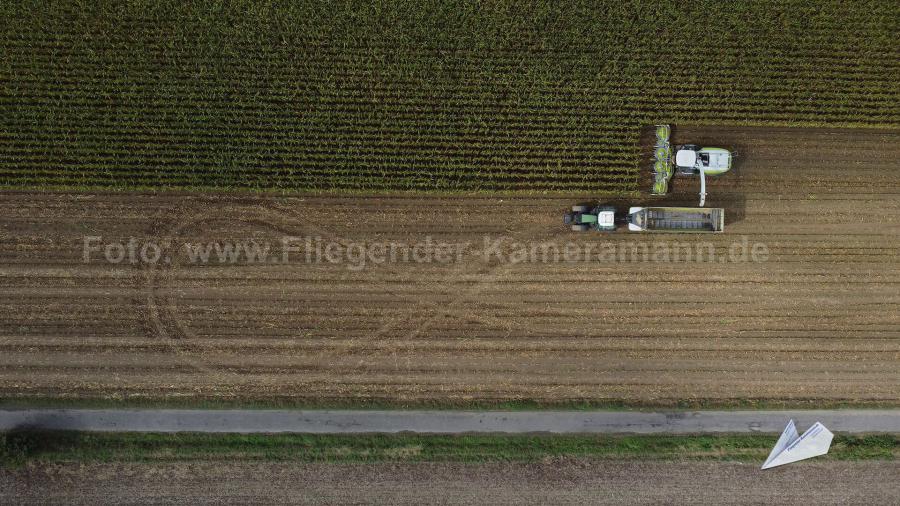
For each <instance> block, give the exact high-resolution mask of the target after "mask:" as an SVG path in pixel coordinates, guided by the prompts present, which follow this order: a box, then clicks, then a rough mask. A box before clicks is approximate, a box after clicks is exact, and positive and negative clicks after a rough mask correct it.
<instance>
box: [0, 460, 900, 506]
mask: <svg viewBox="0 0 900 506" xmlns="http://www.w3.org/2000/svg"><path fill="white" fill-rule="evenodd" d="M758 467H759V466H758V465H757V464H742V463H735V462H641V461H634V460H626V461H617V460H612V461H608V460H601V461H596V460H581V459H565V458H562V459H552V460H549V461H544V462H537V463H526V464H523V463H518V462H492V463H487V464H459V463H421V462H417V463H414V464H404V463H400V464H398V463H389V464H350V465H348V464H298V463H294V462H292V463H289V464H284V463H256V462H254V463H247V462H235V461H233V460H228V461H213V462H202V463H180V462H175V463H163V464H157V463H137V464H130V463H125V464H122V463H101V464H62V465H42V466H34V467H30V468H27V469H22V470H16V471H5V470H0V499H8V501H9V502H14V503H16V504H36V505H46V504H66V505H78V504H85V505H94V504H108V503H110V504H123V503H135V502H145V503H184V502H190V503H191V504H197V505H205V504H210V505H213V504H215V505H218V504H247V503H255V504H385V503H389V504H399V505H404V504H409V505H420V504H433V503H435V502H438V503H440V504H461V505H473V504H487V505H495V504H535V505H543V504H572V505H580V504H610V505H622V504H642V505H647V504H784V505H808V504H817V505H832V504H833V505H841V504H892V503H894V502H896V498H897V495H898V494H900V484H898V482H897V479H896V477H897V474H898V473H900V463H897V462H808V463H804V464H803V465H799V466H795V467H792V466H787V467H785V468H783V469H779V470H777V471H775V472H768V473H760V471H759V468H758ZM273 483H277V484H278V486H273Z"/></svg>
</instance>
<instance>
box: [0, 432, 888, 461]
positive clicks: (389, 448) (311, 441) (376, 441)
mask: <svg viewBox="0 0 900 506" xmlns="http://www.w3.org/2000/svg"><path fill="white" fill-rule="evenodd" d="M773 443H774V438H773V437H772V436H771V435H717V436H710V435H696V436H618V435H617V436H610V435H461V436H449V435H415V434H399V435H375V434H372V435H310V434H268V435H267V434H199V433H179V434H159V433H83V432H42V431H15V432H7V433H2V434H0V466H2V467H6V468H14V467H20V466H22V465H25V464H27V463H35V462H56V463H59V462H70V463H71V462H75V463H86V462H172V461H214V460H224V459H228V460H230V461H234V460H244V461H266V462H269V461H294V462H344V463H349V462H489V461H518V462H528V461H538V460H542V459H547V458H600V459H603V458H615V459H623V458H625V459H657V460H733V461H740V462H761V461H762V460H764V459H765V457H766V455H767V454H768V452H769V450H770V448H771V446H772V444H773ZM898 456H900V435H868V436H843V435H839V436H836V437H835V440H834V443H833V445H832V447H831V451H830V452H829V454H828V455H827V456H826V457H825V458H827V459H830V460H870V459H875V460H893V459H896V458H897V457H898Z"/></svg>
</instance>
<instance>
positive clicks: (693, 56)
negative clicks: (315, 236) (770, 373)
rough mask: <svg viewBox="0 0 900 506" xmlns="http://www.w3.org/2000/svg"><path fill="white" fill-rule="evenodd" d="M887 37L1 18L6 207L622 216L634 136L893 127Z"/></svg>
mask: <svg viewBox="0 0 900 506" xmlns="http://www.w3.org/2000/svg"><path fill="white" fill-rule="evenodd" d="M688 7H689V8H688ZM898 20H900V9H898V4H897V3H896V2H889V1H882V0H871V1H859V2H849V3H848V2H843V1H840V0H828V1H819V2H814V3H811V2H807V1H800V0H775V1H767V2H717V1H713V0H709V1H703V2H692V3H691V4H690V6H687V5H685V4H683V3H682V2H674V1H658V0H656V1H652V2H645V1H628V2H607V3H606V4H605V5H601V6H597V5H576V4H575V3H571V2H535V3H526V2H520V1H501V2H491V3H490V4H489V5H485V4H483V3H478V2H465V1H445V0H435V1H416V2H394V1H377V2H372V3H370V4H369V5H360V3H359V2H321V3H317V2H310V3H305V2H304V3H294V2H287V3H284V4H277V3H276V4H269V3H265V2H229V3H221V2H203V1H197V2H194V1H190V2H182V1H172V0H167V1H162V2H112V3H108V2H87V3H84V2H68V1H67V2H49V3H48V2H37V1H25V2H5V3H3V4H2V5H0V186H4V187H8V188H21V187H23V186H28V187H35V188H48V187H56V188H69V189H109V188H125V189H140V188H146V189H160V188H187V189H203V188H229V189H230V188H256V189H269V190H277V189H286V190H304V191H332V192H337V191H339V192H381V193H383V192H398V191H441V192H495V191H506V192H547V191H566V192H573V191H574V192H593V193H595V194H596V193H599V192H603V193H606V194H618V195H623V196H624V195H632V196H633V195H634V194H635V193H636V192H638V191H639V190H641V189H642V188H643V186H641V184H640V170H641V168H640V165H639V159H640V150H639V147H638V146H639V144H638V139H639V136H640V133H641V128H642V127H643V126H645V125H648V124H653V123H657V122H666V123H672V122H674V123H684V122H690V123H693V124H709V125H713V124H732V125H735V124H744V125H760V126H784V125H794V126H799V125H803V126H829V127H838V126H859V127H873V128H875V127H887V128H896V127H898V126H900V100H898V98H900V79H898V70H900V46H898V45H897V42H896V34H897V33H898V31H900V24H898V23H900V22H898ZM823 148H828V146H823ZM860 174H862V173H860ZM784 177H790V176H784ZM860 177H864V176H862V175H860Z"/></svg>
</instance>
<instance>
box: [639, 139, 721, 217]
mask: <svg viewBox="0 0 900 506" xmlns="http://www.w3.org/2000/svg"><path fill="white" fill-rule="evenodd" d="M671 134H672V127H671V126H669V125H656V145H655V146H654V154H653V174H654V180H653V189H652V190H651V191H650V193H651V194H653V195H665V194H666V193H668V192H669V181H670V180H671V179H672V176H673V175H674V174H675V173H676V169H677V173H678V174H679V175H684V176H695V175H699V176H700V207H703V206H704V205H706V176H707V174H708V175H710V176H717V175H720V174H724V173H726V172H728V171H729V170H731V161H732V158H733V157H732V154H731V152H730V151H728V150H727V149H724V148H713V147H701V146H699V145H697V144H684V145H681V146H678V147H677V148H676V149H675V151H674V154H673V152H672V146H671V144H670V143H669V137H670V136H671Z"/></svg>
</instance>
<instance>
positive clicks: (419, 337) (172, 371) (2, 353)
mask: <svg viewBox="0 0 900 506" xmlns="http://www.w3.org/2000/svg"><path fill="white" fill-rule="evenodd" d="M675 135H676V139H675V140H676V141H677V142H683V141H688V140H691V141H697V142H700V143H714V144H715V145H722V146H725V147H730V148H733V149H736V150H737V152H738V154H739V158H738V159H737V164H736V167H735V169H734V170H733V172H732V173H730V174H727V175H725V176H721V177H718V178H711V179H710V181H709V184H708V190H709V193H710V197H709V199H708V204H707V205H708V206H711V207H719V206H721V207H724V208H725V209H726V217H727V226H726V232H725V233H724V234H718V235H715V236H709V235H706V236H702V237H701V236H688V235H634V234H628V233H625V232H620V233H617V234H612V235H600V234H574V233H570V232H568V231H567V230H565V228H564V227H563V226H562V224H561V219H560V217H561V214H562V212H563V211H564V210H565V209H566V208H567V207H568V206H571V205H572V204H573V203H577V202H579V201H583V200H586V199H589V198H590V196H581V197H583V198H580V199H579V198H573V197H564V198H563V197H554V198H546V197H491V198H488V197H473V198H470V197H439V198H436V197H427V196H423V197H406V196H398V197H327V196H323V197H315V196H305V197H272V196H268V197H267V196H246V195H241V196H222V195H184V194H163V195H149V194H78V193H53V194H47V193H28V192H22V193H16V192H11V193H6V194H4V195H3V200H4V205H3V206H0V237H2V246H0V247H2V260H3V263H2V266H0V278H2V286H0V311H2V313H3V314H4V317H3V318H2V319H0V395H2V396H3V397H6V398H10V397H23V396H24V397H40V396H51V397H61V396H72V397H114V396H116V397H117V396H145V397H154V398H163V397H191V398H217V399H233V398H239V399H243V400H268V399H282V400H284V399H300V400H303V399H305V400H315V399H345V400H360V399H370V398H379V399H392V400H400V401H438V402H460V401H468V400H487V401H492V400H510V399H531V400H535V401H539V402H559V401H570V400H583V399H588V400H592V401H599V402H602V401H626V402H632V403H637V404H660V405H665V404H672V403H675V402H678V401H709V402H713V403H717V402H721V403H723V404H724V403H730V402H734V401H737V400H746V399H767V400H774V401H779V402H781V401H783V402H786V403H788V404H790V403H796V404H802V403H805V402H816V403H818V402H834V403H843V402H847V403H856V404H861V405H865V404H874V403H878V404H893V405H896V404H898V401H900V367H898V363H900V311H898V309H900V290H898V286H900V285H898V283H900V264H898V247H900V239H898V237H900V198H898V197H900V132H897V131H871V130H861V131H860V130H857V131H852V130H810V129H786V128H785V129H772V128H768V129H762V128H759V129H754V128H731V127H709V128H679V129H677V130H676V132H675ZM673 189H674V193H673V194H671V195H669V196H667V197H665V198H662V199H659V198H657V199H650V198H649V197H646V198H644V199H643V200H642V201H643V202H646V203H684V204H691V205H695V202H696V193H697V182H696V181H691V180H677V179H676V180H675V181H674V183H673ZM638 200H640V199H638ZM631 202H634V201H631ZM620 203H621V204H623V205H626V204H627V203H629V202H626V201H622V202H620ZM86 235H88V236H102V238H103V239H102V241H103V244H108V243H110V242H114V241H124V240H126V239H127V238H129V237H135V238H137V240H138V241H139V242H143V241H150V240H152V241H162V240H163V239H164V238H168V239H171V240H172V243H173V244H175V245H176V246H175V247H173V248H172V249H171V251H170V252H171V253H172V257H171V262H170V263H169V264H159V265H140V264H135V265H131V264H128V263H122V264H110V263H108V262H106V261H105V260H104V259H103V256H102V253H93V254H92V257H91V259H90V262H88V263H83V262H82V253H83V237H84V236H86ZM286 235H288V236H300V237H321V238H322V241H325V242H334V243H337V244H342V245H349V244H358V243H365V244H372V243H388V242H395V243H427V242H428V241H432V243H438V242H445V243H453V244H465V243H468V246H467V249H466V250H465V254H463V255H461V256H460V257H459V258H458V259H454V260H453V261H449V262H431V263H415V262H402V261H400V262H394V263H385V264H381V265H371V264H370V265H367V266H366V267H365V268H361V269H356V268H350V266H348V265H347V264H346V263H337V264H332V263H329V262H321V263H315V264H314V263H307V262H305V261H302V260H296V261H292V262H290V263H288V264H282V263H274V262H266V263H263V264H253V265H248V264H247V263H246V262H243V261H238V262H237V263H235V264H233V265H232V264H228V263H225V264H220V263H207V264H195V263H191V262H189V261H188V258H187V257H186V255H185V254H183V253H179V252H178V247H177V246H178V245H179V244H182V243H183V242H185V241H190V242H195V243H203V242H206V241H226V242H227V241H239V240H248V239H254V240H256V241H257V242H259V243H265V242H271V243H272V244H273V248H274V249H273V251H272V252H271V253H272V255H273V257H274V258H276V259H278V258H280V254H279V253H280V252H279V249H278V248H280V244H279V241H280V238H281V237H282V236H286ZM485 237H487V238H488V242H489V243H490V244H493V241H496V240H498V239H501V243H500V244H501V246H500V251H501V252H502V253H503V255H506V254H507V253H508V252H512V251H513V250H514V249H515V247H516V245H515V243H520V244H531V243H535V242H537V243H552V244H557V245H560V246H562V245H565V244H566V243H567V242H574V243H575V244H576V245H578V246H579V247H583V246H584V245H586V244H589V243H590V244H595V245H597V246H596V247H607V246H608V245H612V246H613V247H617V248H618V247H623V248H638V249H640V248H643V247H644V245H646V246H647V247H648V248H656V247H658V245H659V244H671V243H672V241H676V242H680V243H684V244H687V245H691V244H695V243H697V242H701V241H702V242H704V243H708V244H709V247H710V248H712V250H713V251H714V252H715V253H716V254H717V258H716V261H713V262H683V261H682V262H672V261H668V262H667V261H665V259H664V258H659V257H657V258H647V259H642V258H631V260H633V261H624V262H621V261H611V260H609V259H607V260H606V261H596V260H589V261H587V260H578V261H572V262H565V261H559V262H540V261H538V262H521V263H513V262H509V261H501V260H500V259H498V258H497V255H493V256H492V255H491V254H488V255H485V254H484V253H485V252H484V251H483V250H484V249H485ZM667 241H668V242H667ZM754 243H761V244H763V245H764V246H765V248H766V250H767V253H768V256H767V259H766V260H765V261H757V262H754V261H747V260H742V259H740V258H737V259H734V260H733V259H732V258H730V257H727V255H728V253H729V251H730V249H731V248H736V249H735V251H738V252H739V251H740V248H741V247H742V246H741V245H742V244H747V245H752V244H754ZM735 244H737V245H738V246H735ZM604 245H605V246H604ZM488 249H490V248H488ZM651 251H652V250H651ZM301 256H302V254H296V257H301ZM506 258H507V257H504V260H505V259H506ZM720 259H724V260H725V261H724V262H720V261H719V260H720Z"/></svg>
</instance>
